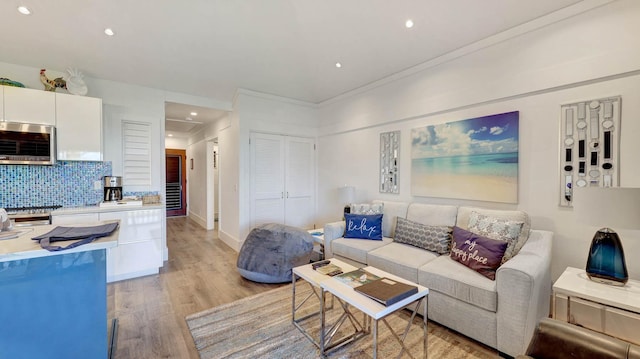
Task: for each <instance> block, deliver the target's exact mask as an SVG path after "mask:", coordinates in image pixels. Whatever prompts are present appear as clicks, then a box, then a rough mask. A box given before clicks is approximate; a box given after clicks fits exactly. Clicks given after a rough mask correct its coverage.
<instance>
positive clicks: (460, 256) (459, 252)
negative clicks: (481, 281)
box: [450, 227, 509, 280]
mask: <svg viewBox="0 0 640 359" xmlns="http://www.w3.org/2000/svg"><path fill="white" fill-rule="evenodd" d="M508 244H509V243H507V242H505V241H498V240H495V239H491V238H487V237H483V236H481V235H478V234H475V233H473V232H469V231H467V230H464V229H462V228H460V227H453V240H452V241H451V254H450V255H451V258H452V259H453V260H455V261H458V262H460V263H462V264H464V265H466V266H467V267H469V268H471V269H473V270H475V271H476V272H478V273H480V274H482V275H483V276H485V277H487V278H489V279H491V280H495V279H496V269H498V267H500V263H501V262H502V257H503V256H504V252H505V251H506V250H507V245H508Z"/></svg>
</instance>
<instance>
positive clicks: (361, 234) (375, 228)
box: [344, 213, 382, 240]
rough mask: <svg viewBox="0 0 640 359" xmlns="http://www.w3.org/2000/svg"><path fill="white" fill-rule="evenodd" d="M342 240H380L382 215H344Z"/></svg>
mask: <svg viewBox="0 0 640 359" xmlns="http://www.w3.org/2000/svg"><path fill="white" fill-rule="evenodd" d="M344 218H345V220H346V227H345V231H344V238H360V239H375V240H382V214H368V215H367V214H351V213H345V214H344Z"/></svg>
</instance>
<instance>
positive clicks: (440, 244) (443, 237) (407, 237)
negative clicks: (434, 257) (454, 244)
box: [393, 217, 451, 254]
mask: <svg viewBox="0 0 640 359" xmlns="http://www.w3.org/2000/svg"><path fill="white" fill-rule="evenodd" d="M396 221H397V222H396V233H395V238H393V241H394V242H397V243H405V244H410V245H412V246H416V247H419V248H422V249H426V250H428V251H432V252H436V253H438V254H447V253H449V245H450V244H451V227H448V226H428V225H426V224H422V223H418V222H414V221H410V220H408V219H406V218H402V217H397V219H396Z"/></svg>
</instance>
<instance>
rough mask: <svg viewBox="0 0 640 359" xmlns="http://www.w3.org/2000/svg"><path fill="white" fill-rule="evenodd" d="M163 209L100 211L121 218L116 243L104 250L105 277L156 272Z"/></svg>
mask: <svg viewBox="0 0 640 359" xmlns="http://www.w3.org/2000/svg"><path fill="white" fill-rule="evenodd" d="M163 215H164V213H163V210H162V209H140V210H130V211H114V212H101V213H100V220H101V221H104V220H109V219H118V220H120V236H119V238H118V246H117V247H115V248H110V249H108V250H107V281H108V282H114V281H118V280H123V279H130V278H135V277H140V276H143V275H149V274H156V273H158V271H159V268H160V267H162V216H163Z"/></svg>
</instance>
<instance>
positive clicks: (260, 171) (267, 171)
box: [251, 133, 285, 228]
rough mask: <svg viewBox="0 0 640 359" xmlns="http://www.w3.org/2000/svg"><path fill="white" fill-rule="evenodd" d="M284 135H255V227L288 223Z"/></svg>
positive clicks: (253, 149) (253, 140)
mask: <svg viewBox="0 0 640 359" xmlns="http://www.w3.org/2000/svg"><path fill="white" fill-rule="evenodd" d="M283 143H284V138H283V137H282V136H277V135H267V134H261V133H253V134H251V227H252V228H253V227H255V226H258V225H261V224H264V223H270V222H273V223H284V190H285V189H284V160H285V156H284V145H283Z"/></svg>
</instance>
